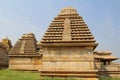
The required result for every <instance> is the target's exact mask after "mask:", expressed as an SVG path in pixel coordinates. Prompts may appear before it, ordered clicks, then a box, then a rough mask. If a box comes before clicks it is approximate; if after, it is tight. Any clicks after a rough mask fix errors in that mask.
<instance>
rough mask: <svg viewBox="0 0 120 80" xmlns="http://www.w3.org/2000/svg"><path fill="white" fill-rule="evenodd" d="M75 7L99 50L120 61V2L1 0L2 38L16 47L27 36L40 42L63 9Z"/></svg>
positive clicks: (92, 0) (99, 0)
mask: <svg viewBox="0 0 120 80" xmlns="http://www.w3.org/2000/svg"><path fill="white" fill-rule="evenodd" d="M67 6H72V7H74V8H76V9H77V12H78V13H79V14H80V16H82V17H83V19H84V21H85V22H86V24H87V25H88V27H89V29H90V30H91V31H92V34H93V35H94V36H95V39H96V42H97V43H99V46H98V47H97V48H96V50H102V51H106V50H107V51H111V52H112V53H113V55H115V56H117V57H119V58H120V0H0V39H2V38H5V37H6V36H7V37H8V38H9V39H10V40H11V41H12V43H13V44H15V43H16V41H17V40H18V39H19V38H20V37H21V36H22V34H24V33H29V32H33V33H34V34H35V35H36V38H37V40H38V41H40V39H41V38H42V36H43V34H44V32H45V31H46V29H47V27H48V26H49V24H50V22H51V21H52V20H53V18H54V17H56V16H57V14H58V13H59V12H60V10H61V9H62V8H64V7H67Z"/></svg>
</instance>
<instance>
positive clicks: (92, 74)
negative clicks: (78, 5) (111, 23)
mask: <svg viewBox="0 0 120 80" xmlns="http://www.w3.org/2000/svg"><path fill="white" fill-rule="evenodd" d="M97 45H98V44H97V43H96V41H95V39H94V36H93V35H92V34H91V32H90V30H89V28H88V26H87V24H86V23H85V22H84V21H83V18H82V16H80V15H79V14H78V13H77V10H76V9H74V8H72V7H66V8H63V9H62V10H61V11H60V13H59V14H58V16H57V17H55V18H54V20H53V21H52V22H51V23H50V25H49V27H48V29H47V31H46V33H45V35H44V36H43V38H42V40H41V49H40V53H41V54H43V57H42V67H41V68H40V70H39V71H40V72H41V75H42V76H59V77H68V76H71V77H81V78H84V80H97V72H98V71H97V70H95V67H94V57H93V51H94V49H95V48H96V47H97Z"/></svg>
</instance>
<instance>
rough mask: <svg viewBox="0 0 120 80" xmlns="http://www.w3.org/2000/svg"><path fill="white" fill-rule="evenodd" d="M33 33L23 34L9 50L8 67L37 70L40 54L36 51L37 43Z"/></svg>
mask: <svg viewBox="0 0 120 80" xmlns="http://www.w3.org/2000/svg"><path fill="white" fill-rule="evenodd" d="M36 42H37V41H36V39H35V36H34V34H33V33H29V34H23V36H22V38H21V39H19V41H17V43H16V44H15V45H14V46H13V48H12V49H11V51H10V52H9V69H16V70H38V69H39V68H40V64H41V61H40V58H41V55H40V54H38V53H37V44H36Z"/></svg>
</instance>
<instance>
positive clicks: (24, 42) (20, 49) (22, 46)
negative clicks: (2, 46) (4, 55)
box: [9, 33, 37, 55]
mask: <svg viewBox="0 0 120 80" xmlns="http://www.w3.org/2000/svg"><path fill="white" fill-rule="evenodd" d="M36 48H37V47H36V39H35V36H34V34H33V33H29V34H23V36H22V37H21V39H19V41H17V43H16V44H15V45H14V47H13V48H12V49H11V51H10V52H9V54H20V55H22V54H27V55H29V54H35V53H36V51H37V50H36Z"/></svg>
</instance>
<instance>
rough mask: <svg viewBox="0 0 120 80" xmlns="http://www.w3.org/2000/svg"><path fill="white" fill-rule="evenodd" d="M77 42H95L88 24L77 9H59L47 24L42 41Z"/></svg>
mask: <svg viewBox="0 0 120 80" xmlns="http://www.w3.org/2000/svg"><path fill="white" fill-rule="evenodd" d="M66 41H69V42H79V43H95V39H94V37H93V35H92V34H91V32H90V30H89V29H88V26H87V25H86V24H85V22H84V21H83V19H82V17H81V16H79V14H78V13H77V10H76V9H74V8H72V7H66V8H63V9H62V10H61V12H60V13H59V14H58V16H57V17H55V18H54V20H53V21H52V23H51V24H50V25H49V27H48V30H47V31H46V33H45V35H44V36H43V38H42V41H41V42H43V43H45V42H46V43H47V42H66Z"/></svg>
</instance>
